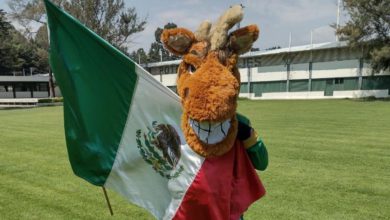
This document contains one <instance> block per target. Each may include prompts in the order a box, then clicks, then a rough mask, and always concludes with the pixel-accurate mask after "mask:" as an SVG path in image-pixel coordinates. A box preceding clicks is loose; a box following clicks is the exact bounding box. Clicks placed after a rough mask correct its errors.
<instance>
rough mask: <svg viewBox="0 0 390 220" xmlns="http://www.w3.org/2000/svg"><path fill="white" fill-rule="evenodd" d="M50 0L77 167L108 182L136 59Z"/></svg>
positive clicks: (55, 57) (53, 52)
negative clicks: (128, 56)
mask: <svg viewBox="0 0 390 220" xmlns="http://www.w3.org/2000/svg"><path fill="white" fill-rule="evenodd" d="M45 5H46V10H47V15H48V23H49V28H50V64H51V67H52V69H53V72H54V75H55V78H56V80H57V82H58V84H59V86H60V89H61V92H62V95H63V97H64V118H65V135H66V142H67V148H68V154H69V159H70V162H71V165H72V169H73V171H74V173H75V174H76V175H78V176H80V177H81V178H84V179H85V180H87V181H89V182H91V183H92V184H95V185H103V184H104V183H105V181H106V179H107V177H108V175H109V173H110V171H111V168H112V165H113V163H114V160H115V156H116V152H117V149H118V146H119V143H120V140H121V137H122V132H123V129H124V127H125V123H126V119H127V116H128V113H129V112H128V111H129V108H130V105H131V99H132V96H133V93H134V88H135V85H136V84H137V74H136V73H135V64H134V63H133V62H132V61H131V60H130V59H129V58H127V57H126V56H125V55H124V54H123V53H121V52H120V51H119V50H117V49H116V48H114V47H113V46H111V45H110V44H109V43H107V42H106V41H105V40H103V39H102V38H100V37H99V36H97V35H96V34H94V33H93V32H92V31H90V30H88V29H87V28H86V27H85V26H83V25H82V24H81V23H80V22H79V21H77V20H76V19H74V18H73V17H71V16H70V15H69V14H67V13H65V12H64V11H62V10H61V9H59V8H58V7H57V6H55V5H53V4H52V3H51V2H50V1H48V0H45Z"/></svg>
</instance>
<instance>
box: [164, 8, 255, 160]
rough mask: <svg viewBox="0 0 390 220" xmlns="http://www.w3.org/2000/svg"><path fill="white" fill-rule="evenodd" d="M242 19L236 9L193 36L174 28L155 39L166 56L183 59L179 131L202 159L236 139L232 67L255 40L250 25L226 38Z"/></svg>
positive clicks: (236, 91)
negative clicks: (160, 44) (160, 43)
mask: <svg viewBox="0 0 390 220" xmlns="http://www.w3.org/2000/svg"><path fill="white" fill-rule="evenodd" d="M242 17H243V12H242V6H240V5H237V6H233V7H231V8H229V9H228V10H227V11H226V12H225V13H224V14H223V15H222V16H221V17H220V18H219V19H218V21H217V22H216V23H215V24H213V25H211V23H210V22H208V21H204V22H203V23H201V25H200V26H199V28H198V30H197V31H196V32H195V33H193V32H191V31H190V30H187V29H185V28H175V29H167V30H164V32H163V33H162V35H161V42H163V44H164V46H165V47H166V48H167V49H168V50H169V51H170V52H171V53H174V54H176V55H181V56H183V61H182V62H181V64H180V65H179V69H178V78H177V91H178V94H179V96H180V97H181V103H182V106H183V115H182V125H181V126H182V129H183V132H184V135H185V137H186V141H187V143H188V144H189V146H190V147H191V148H192V149H193V150H194V151H195V152H197V153H198V154H200V155H202V156H204V157H215V156H220V155H222V154H224V153H226V152H228V151H229V150H230V149H231V148H232V146H233V145H234V141H235V139H236V135H237V124H238V123H237V119H236V108H237V98H238V94H239V89H240V73H239V71H238V69H237V67H236V64H237V60H238V56H239V55H240V54H243V53H245V52H247V51H249V50H250V48H251V47H252V44H253V42H254V41H256V40H257V37H258V35H259V29H258V28H257V26H256V25H250V26H246V27H243V28H240V29H237V30H235V31H233V32H231V33H229V30H230V29H231V28H232V27H233V26H234V25H235V24H237V23H238V22H240V21H241V20H242Z"/></svg>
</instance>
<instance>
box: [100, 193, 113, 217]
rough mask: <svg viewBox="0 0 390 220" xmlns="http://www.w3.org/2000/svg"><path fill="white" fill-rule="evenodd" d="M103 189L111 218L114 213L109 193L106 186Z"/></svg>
mask: <svg viewBox="0 0 390 220" xmlns="http://www.w3.org/2000/svg"><path fill="white" fill-rule="evenodd" d="M102 189H103V193H104V197H105V198H106V202H107V206H108V209H109V210H110V214H111V216H113V215H114V212H113V211H112V208H111V204H110V200H109V199H108V195H107V192H106V188H105V187H104V186H102Z"/></svg>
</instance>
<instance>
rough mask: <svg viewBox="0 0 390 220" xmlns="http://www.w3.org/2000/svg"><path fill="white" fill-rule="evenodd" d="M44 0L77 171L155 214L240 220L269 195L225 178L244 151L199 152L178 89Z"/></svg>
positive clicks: (52, 56)
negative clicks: (187, 132)
mask: <svg viewBox="0 0 390 220" xmlns="http://www.w3.org/2000/svg"><path fill="white" fill-rule="evenodd" d="M45 5H46V10H47V18H48V24H49V29H50V64H51V67H52V70H53V72H54V75H55V78H56V80H57V82H58V84H59V86H60V89H61V92H62V95H63V97H64V124H65V125H64V126H65V137H66V144H67V149H68V154H69V160H70V163H71V166H72V169H73V171H74V173H75V174H76V175H77V176H79V177H81V178H83V179H85V180H86V181H88V182H90V183H92V184H94V185H97V186H105V187H106V188H109V189H112V190H114V191H116V192H118V193H119V194H121V195H123V196H124V197H125V198H127V199H128V200H129V201H130V202H132V203H135V204H137V205H139V206H141V207H143V208H145V209H147V210H148V211H150V213H152V214H153V215H154V216H155V217H156V218H157V219H185V218H186V219H191V218H189V217H188V213H189V212H190V210H198V211H196V212H195V213H194V214H193V215H192V216H193V219H199V218H198V217H199V216H209V217H210V218H214V219H221V218H223V219H227V218H225V217H223V216H229V217H228V218H230V219H238V218H239V216H240V215H241V213H242V212H244V211H245V210H246V208H247V207H248V206H249V204H251V203H252V202H253V201H255V200H256V199H257V198H258V197H259V195H260V194H264V189H263V188H260V189H258V190H257V191H256V190H255V192H257V193H254V195H247V194H248V193H245V192H244V193H242V194H241V193H238V192H236V191H234V189H233V188H232V187H230V185H231V184H232V183H228V184H227V186H226V183H225V182H224V181H223V180H229V179H231V177H232V175H235V174H234V173H231V172H230V171H229V170H232V168H231V167H232V166H234V162H232V161H234V160H235V158H236V157H240V156H241V157H244V156H246V155H245V152H241V151H240V152H233V151H232V152H229V153H227V154H226V155H224V156H222V157H220V158H217V159H205V158H203V157H201V156H199V155H197V154H196V153H194V152H193V151H192V150H191V148H190V147H189V146H188V145H187V144H186V142H185V138H184V136H183V133H182V132H181V130H180V117H181V111H182V110H181V106H180V100H179V97H178V96H177V95H176V94H175V93H173V92H172V91H171V90H170V89H168V88H166V87H165V86H163V85H162V84H161V83H160V82H158V81H157V80H156V79H154V78H153V76H151V75H150V74H149V73H147V72H146V71H145V70H144V69H143V68H142V67H140V66H139V65H137V64H136V63H135V62H133V61H132V60H130V59H129V58H128V57H127V56H126V55H124V54H123V53H121V52H120V51H119V50H117V49H116V48H115V47H113V46H111V45H110V44H109V43H107V42H106V41H105V40H103V39H102V38H101V37H99V36H98V35H96V34H95V33H93V32H92V31H91V30H89V29H88V28H86V27H85V26H84V25H83V24H81V23H80V22H79V21H77V20H76V19H75V18H73V17H72V16H70V15H69V14H67V13H66V12H64V11H63V10H61V9H60V8H58V7H57V6H55V5H54V4H52V3H51V2H50V1H48V0H45ZM237 149H239V148H237ZM240 149H242V148H240ZM236 151H237V150H236ZM238 151H239V150H238ZM236 159H237V158H236ZM215 164H218V165H215ZM240 166H251V165H250V164H249V165H248V164H241V165H240ZM252 170H253V169H252ZM253 172H255V171H254V170H253ZM240 175H241V174H240ZM242 175H244V176H243V177H242V178H246V176H245V175H246V174H245V173H244V174H242ZM253 181H255V182H256V181H259V180H252V179H249V180H248V183H250V182H253ZM221 183H223V185H221ZM245 184H247V183H245ZM245 184H244V185H245ZM241 185H242V183H241ZM241 185H239V186H240V187H243V188H244V189H243V190H244V191H249V190H253V189H251V187H252V188H253V187H255V185H253V186H250V185H249V186H246V185H245V186H244V185H243V186H241ZM255 188H256V187H255ZM200 189H201V190H200ZM199 192H201V193H199ZM252 192H253V191H252ZM238 194H239V196H238ZM194 197H197V198H196V199H194ZM193 201H197V202H196V203H193ZM199 201H201V202H199ZM232 204H233V206H234V207H232ZM210 207H213V208H210ZM202 208H203V209H202ZM202 210H205V211H202ZM206 211H207V212H209V213H205V212H206ZM186 216H187V217H186Z"/></svg>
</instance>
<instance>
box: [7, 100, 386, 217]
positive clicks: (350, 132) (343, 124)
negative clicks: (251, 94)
mask: <svg viewBox="0 0 390 220" xmlns="http://www.w3.org/2000/svg"><path fill="white" fill-rule="evenodd" d="M239 111H240V112H242V113H244V114H245V115H247V116H248V117H249V118H251V120H252V124H253V126H254V127H255V128H256V129H257V130H258V132H259V133H260V134H261V136H262V137H263V139H264V141H265V143H266V144H267V147H268V151H269V156H270V165H269V167H268V169H267V170H266V171H265V172H263V173H260V175H261V178H262V180H263V182H264V184H265V185H266V188H267V195H266V197H264V198H263V199H261V200H260V201H258V202H256V203H255V204H254V205H253V206H251V208H250V209H249V210H248V212H247V213H246V214H245V216H246V219H389V218H390V102H389V101H369V102H368V101H366V102H363V101H351V100H318V101H246V100H241V101H240V103H239ZM0 123H1V125H0V177H1V181H0V219H153V218H152V216H151V215H149V214H148V213H147V212H145V211H143V210H142V209H140V208H138V207H136V206H132V205H130V204H128V203H127V202H126V201H125V200H124V199H122V198H121V197H119V196H118V195H116V194H115V193H113V192H111V191H109V195H110V199H111V203H112V206H113V209H114V213H115V214H114V218H112V217H110V215H109V212H108V209H107V207H106V204H105V201H104V197H103V193H102V191H101V189H100V188H98V187H95V186H92V185H90V184H88V183H87V182H85V181H83V180H81V179H80V178H78V177H76V176H74V175H73V174H72V171H71V169H70V165H69V162H68V158H67V152H66V147H65V142H64V132H63V119H62V107H46V108H34V109H23V110H0Z"/></svg>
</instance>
